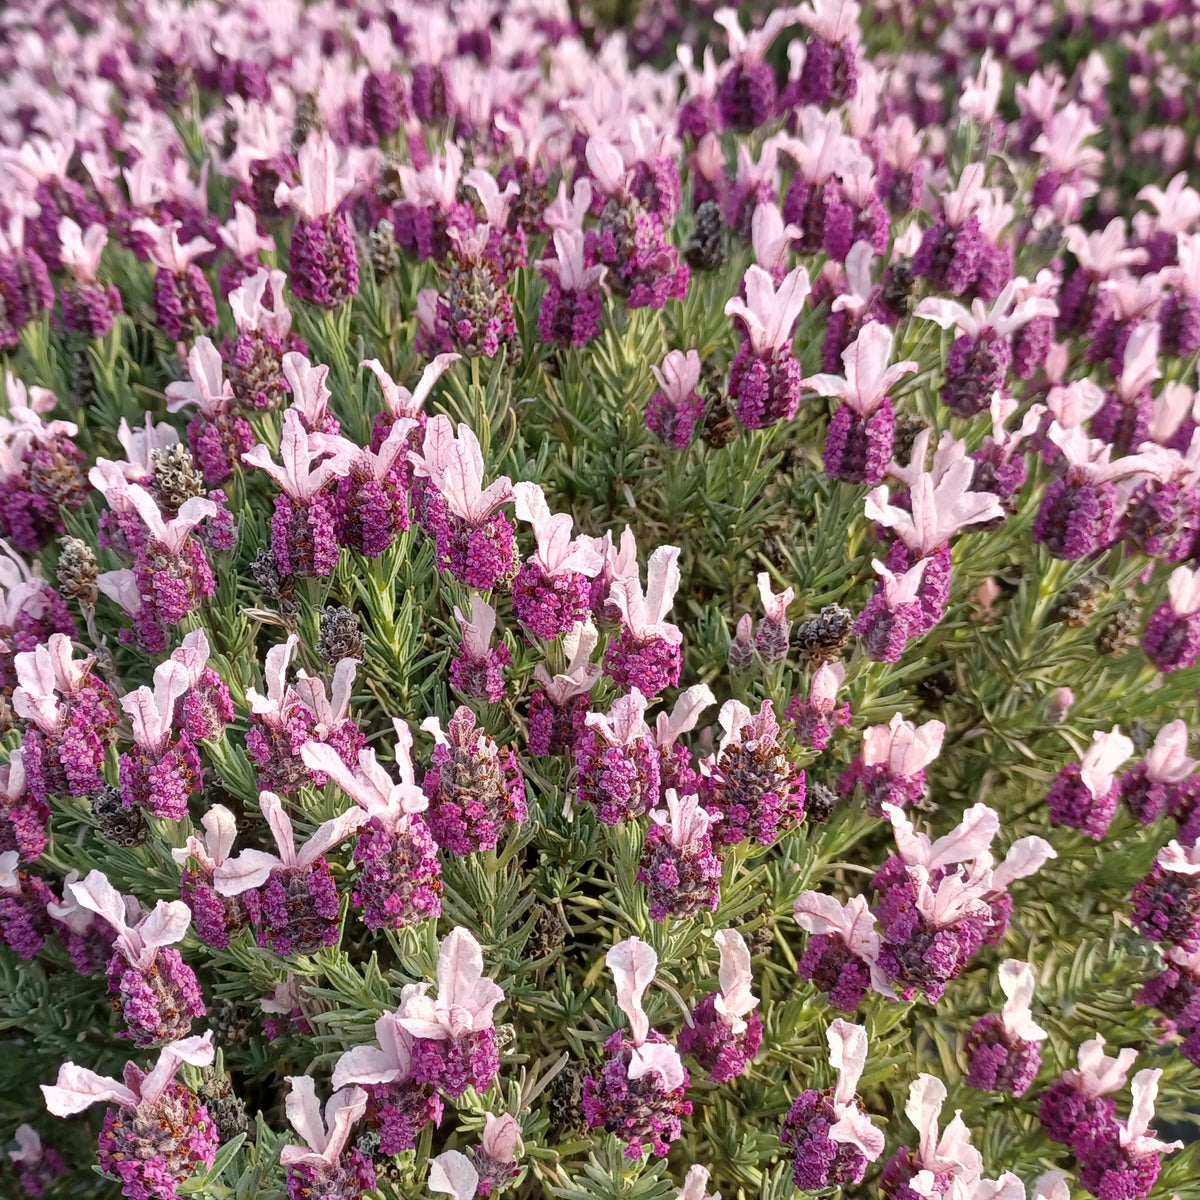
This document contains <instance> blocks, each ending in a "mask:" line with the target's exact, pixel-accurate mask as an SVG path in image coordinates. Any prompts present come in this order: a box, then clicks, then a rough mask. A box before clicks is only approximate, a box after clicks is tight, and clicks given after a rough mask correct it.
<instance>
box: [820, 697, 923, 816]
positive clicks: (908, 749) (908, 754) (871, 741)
mask: <svg viewBox="0 0 1200 1200" xmlns="http://www.w3.org/2000/svg"><path fill="white" fill-rule="evenodd" d="M945 734H946V726H945V725H944V724H943V723H942V722H941V721H926V722H925V724H924V725H920V726H917V725H914V724H913V723H912V722H911V721H907V720H905V718H904V716H903V714H901V713H894V714H893V715H892V719H891V720H890V721H889V722H888V723H887V724H886V725H872V726H870V727H869V728H867V729H865V730H864V731H863V745H862V752H861V753H860V754H857V755H856V756H855V758H854V761H853V762H852V763H851V764H850V766H849V767H848V768H847V769H846V771H845V772H844V773H843V775H842V777H841V778H840V779H839V780H838V792H839V793H840V794H841V795H842V796H849V795H850V794H851V793H852V792H853V791H854V789H855V787H857V786H859V785H861V786H862V789H863V795H864V797H865V798H866V805H867V811H868V812H870V813H872V814H874V815H875V816H880V815H882V814H883V813H884V811H885V807H884V806H885V805H893V806H895V807H897V808H902V807H903V806H904V805H906V804H915V803H916V802H917V801H918V800H919V799H920V798H921V793H922V792H923V791H924V790H925V768H926V767H927V766H929V764H930V763H931V762H933V761H934V759H936V758H937V756H938V755H939V754H940V753H941V750H942V739H943V738H944V737H945ZM893 823H894V819H893Z"/></svg>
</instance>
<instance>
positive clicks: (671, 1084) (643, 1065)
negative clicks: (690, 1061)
mask: <svg viewBox="0 0 1200 1200" xmlns="http://www.w3.org/2000/svg"><path fill="white" fill-rule="evenodd" d="M651 1071H653V1072H654V1073H655V1074H656V1075H658V1077H659V1079H661V1080H662V1084H663V1087H664V1088H665V1089H666V1090H667V1091H669V1092H673V1091H675V1090H676V1089H677V1088H681V1087H683V1079H684V1075H683V1062H682V1061H681V1060H680V1057H679V1054H678V1052H677V1051H676V1049H675V1047H674V1046H671V1045H668V1044H666V1043H664V1042H647V1043H645V1044H643V1045H640V1046H636V1047H634V1050H633V1057H632V1058H631V1059H630V1061H629V1071H628V1077H629V1078H630V1079H641V1077H642V1076H643V1075H646V1074H648V1073H649V1072H651Z"/></svg>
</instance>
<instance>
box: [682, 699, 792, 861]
mask: <svg viewBox="0 0 1200 1200" xmlns="http://www.w3.org/2000/svg"><path fill="white" fill-rule="evenodd" d="M718 720H719V721H720V725H721V729H722V732H723V736H722V738H721V743H720V746H719V747H718V750H717V753H716V754H715V755H714V756H712V757H711V758H709V759H707V760H706V761H705V762H703V763H702V764H701V771H702V773H703V778H702V780H701V795H702V797H703V800H704V806H705V807H706V808H707V809H708V810H709V811H710V812H712V813H714V814H720V816H721V817H722V821H721V824H720V826H718V828H717V830H716V833H715V841H716V842H717V844H718V845H721V846H732V845H736V844H737V843H738V842H740V841H742V840H743V839H745V838H747V837H749V838H752V839H753V840H754V841H756V842H758V844H759V845H760V846H772V845H774V844H775V842H776V841H777V840H778V838H779V837H780V836H781V835H782V834H784V833H786V832H787V831H788V830H789V829H791V828H793V827H794V826H795V825H796V824H798V823H799V821H800V820H801V819H802V818H803V816H804V799H805V778H804V772H803V771H801V770H799V769H797V767H796V766H795V764H794V763H793V762H792V761H791V757H790V755H789V754H788V752H787V750H786V749H785V747H784V745H783V738H782V736H781V733H780V729H779V722H778V720H777V719H776V717H775V710H774V707H773V706H772V703H771V701H770V700H764V701H763V702H762V707H761V708H760V710H759V711H758V713H757V714H754V713H751V711H750V710H749V709H748V708H747V707H746V706H745V705H744V704H742V703H741V701H739V700H727V701H726V702H725V703H724V704H723V705H722V706H721V712H720V715H719V717H718Z"/></svg>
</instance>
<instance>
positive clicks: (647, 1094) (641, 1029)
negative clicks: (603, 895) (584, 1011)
mask: <svg viewBox="0 0 1200 1200" xmlns="http://www.w3.org/2000/svg"><path fill="white" fill-rule="evenodd" d="M604 961H605V963H606V965H607V966H608V969H609V970H610V971H611V972H612V974H613V981H614V983H615V985H616V993H617V995H616V1000H617V1007H618V1008H620V1009H621V1011H622V1012H623V1013H624V1014H625V1015H626V1017H628V1019H629V1030H630V1033H629V1036H628V1037H625V1036H624V1035H622V1034H621V1033H619V1032H618V1033H614V1034H613V1035H612V1037H610V1038H609V1039H608V1040H607V1041H606V1042H605V1043H604V1048H605V1050H606V1051H607V1052H608V1055H609V1057H608V1060H607V1062H606V1064H605V1066H604V1068H603V1069H602V1071H601V1072H600V1076H599V1078H597V1077H596V1076H594V1075H589V1076H588V1077H587V1079H586V1080H585V1081H584V1100H583V1105H584V1113H585V1114H586V1117H587V1122H588V1125H589V1126H590V1127H591V1128H593V1129H596V1128H603V1129H605V1130H606V1131H608V1132H610V1133H616V1134H618V1135H619V1136H620V1137H621V1138H622V1139H623V1140H624V1141H625V1142H626V1150H625V1156H626V1157H627V1158H640V1157H641V1156H642V1155H643V1154H644V1153H645V1146H644V1143H645V1142H649V1143H650V1146H651V1148H652V1149H653V1151H654V1153H655V1154H660V1155H665V1154H666V1153H667V1150H668V1147H669V1145H670V1143H671V1142H672V1141H674V1140H675V1139H676V1138H677V1137H679V1135H680V1133H681V1132H682V1130H681V1127H680V1116H681V1115H685V1114H687V1113H690V1112H691V1108H692V1106H691V1105H690V1104H689V1103H688V1102H687V1101H686V1100H684V1098H683V1097H684V1093H685V1091H686V1089H687V1085H688V1073H687V1070H686V1069H685V1068H684V1065H683V1062H682V1060H681V1059H680V1057H679V1054H678V1053H677V1052H676V1050H675V1049H674V1047H673V1046H671V1045H670V1044H669V1043H668V1042H667V1041H666V1039H665V1038H664V1037H663V1036H662V1034H660V1033H659V1032H658V1031H657V1030H655V1029H651V1028H650V1018H649V1017H648V1016H647V1015H646V1010H645V1009H644V1008H643V1007H642V997H643V996H644V995H645V993H646V989H647V988H648V987H649V986H650V984H651V983H653V981H654V973H655V971H656V970H657V968H658V956H657V955H656V954H655V953H654V950H653V948H652V947H650V946H648V945H647V944H646V943H645V942H643V941H641V940H640V939H638V938H636V937H632V938H626V940H625V941H623V942H618V943H617V944H616V945H615V946H613V947H612V949H611V950H609V952H608V954H607V955H606V956H605V960H604Z"/></svg>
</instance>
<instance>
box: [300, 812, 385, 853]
mask: <svg viewBox="0 0 1200 1200" xmlns="http://www.w3.org/2000/svg"><path fill="white" fill-rule="evenodd" d="M370 819H371V814H370V813H368V812H364V811H363V810H362V809H361V808H352V809H349V810H348V811H347V812H344V813H342V814H341V815H340V816H336V817H334V818H333V820H332V821H326V822H325V823H324V824H322V825H318V826H317V828H316V829H315V830H314V831H313V835H312V837H310V838H309V839H308V841H307V842H305V843H304V845H303V846H302V847H301V849H300V853H299V854H297V856H296V863H297V865H298V866H300V867H311V866H312V865H313V864H314V863H316V861H317V860H318V859H319V858H320V857H321V856H322V855H323V854H325V853H327V852H328V851H329V850H331V849H332V848H333V847H334V846H336V845H337V844H338V843H339V842H341V841H344V840H345V839H346V838H348V837H349V836H350V835H351V834H352V833H354V832H355V831H356V830H358V829H359V828H361V827H362V826H363V825H365V824H366V823H367V822H368V821H369V820H370Z"/></svg>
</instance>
